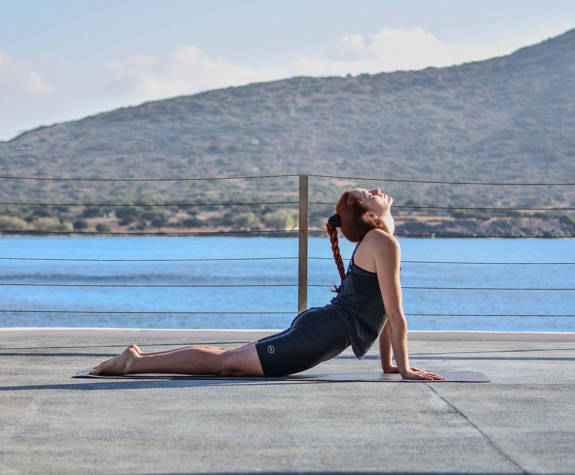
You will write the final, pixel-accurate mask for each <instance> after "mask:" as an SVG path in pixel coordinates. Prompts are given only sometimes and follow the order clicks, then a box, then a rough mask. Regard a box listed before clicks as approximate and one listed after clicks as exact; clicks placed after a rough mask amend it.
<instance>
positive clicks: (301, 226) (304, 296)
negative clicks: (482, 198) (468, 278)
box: [0, 175, 575, 317]
mask: <svg viewBox="0 0 575 475" xmlns="http://www.w3.org/2000/svg"><path fill="white" fill-rule="evenodd" d="M285 177H298V180H299V190H298V194H299V199H298V201H272V202H221V203H199V202H195V203H187V202H186V203H184V202H182V203H158V204H153V203H111V204H108V203H59V202H2V203H0V206H8V205H10V206H70V207H73V206H82V207H90V206H100V207H130V206H140V207H146V206H150V207H152V206H153V207H170V206H172V207H175V206H190V207H192V206H224V205H225V206H249V205H285V204H289V205H295V204H297V205H298V229H297V230H293V229H279V230H256V231H249V230H247V231H246V230H231V231H205V232H204V231H196V232H189V233H186V232H184V233H179V232H178V233H170V232H139V231H131V232H109V231H108V232H104V231H102V232H97V231H95V232H94V231H37V230H24V231H21V230H14V229H3V230H0V233H2V234H77V235H82V234H90V235H94V234H95V235H178V236H183V235H185V236H199V235H222V234H223V235H226V234H228V235H242V234H254V233H257V234H265V233H267V234H274V233H281V234H286V233H294V232H297V233H298V256H297V257H284V258H282V257H277V258H273V257H272V258H270V257H267V258H266V257H249V258H237V259H230V258H222V259H214V258H212V259H208V258H197V259H84V258H41V257H10V256H0V261H11V260H12V261H15V260H21V261H26V260H28V261H35V260H36V261H69V262H74V261H76V262H80V261H81V262H87V261H93V262H198V261H217V260H271V259H297V260H298V278H297V284H243V283H242V284H217V287H250V286H258V287H265V286H269V287H281V286H286V287H293V286H296V285H297V289H298V313H299V312H302V311H303V310H305V309H306V308H307V307H308V288H309V287H314V286H324V285H329V284H309V283H308V262H309V260H314V259H331V258H321V257H309V255H308V238H309V235H310V232H312V231H315V232H319V231H322V230H321V229H311V228H310V226H309V207H310V204H311V205H331V206H333V203H328V202H320V201H311V202H310V200H309V178H310V177H314V178H322V179H325V178H328V179H338V180H342V179H346V180H357V181H360V180H361V181H378V182H384V181H385V182H392V183H394V182H395V183H419V184H440V185H471V186H529V187H533V186H547V187H549V186H575V183H570V182H562V183H503V182H475V181H461V182H454V181H425V180H394V179H385V180H382V179H376V178H366V177H339V176H328V175H267V176H252V177H247V176H243V177H213V178H158V179H144V178H141V179H140V178H134V179H121V178H111V179H108V178H58V177H15V176H0V179H4V180H42V181H48V180H51V181H90V182H101V181H107V182H148V181H149V182H167V181H174V182H178V181H206V180H237V179H264V178H285ZM394 207H395V208H398V209H425V210H429V209H433V210H477V211H494V210H500V211H562V212H564V211H573V210H575V207H545V208H529V207H469V206H460V207H453V206H452V207H450V206H431V205H405V204H404V205H401V204H400V205H395V206H394ZM327 217H328V216H327V213H326V219H327ZM402 237H430V235H421V234H402ZM434 237H440V236H437V235H434ZM449 237H454V236H453V234H452V235H450V236H449ZM455 237H466V236H455ZM482 237H491V236H482ZM497 237H499V236H497ZM521 237H541V236H521ZM566 237H573V236H566ZM403 262H405V263H418V264H451V265H560V266H569V265H575V262H486V261H484V262H481V261H478V262H475V261H465V262H462V261H457V262H453V261H431V260H427V261H426V260H419V261H413V260H412V261H410V260H406V261H403ZM19 286H27V287H104V286H107V287H209V286H211V284H169V285H163V284H116V285H112V284H79V283H75V284H46V283H26V282H9V283H0V287H19ZM404 288H405V289H415V290H452V291H453V290H457V291H469V290H481V291H495V292H504V291H518V290H521V291H530V292H538V291H554V292H557V291H574V290H575V289H574V288H569V287H561V288H558V287H554V288H546V287H530V288H511V287H449V286H437V287H430V286H404ZM6 312H12V313H74V312H76V313H93V314H112V313H114V314H179V313H181V314H210V313H212V314H218V315H222V314H234V315H240V314H250V315H255V314H266V315H270V314H278V315H280V314H290V313H292V312H177V311H176V312H174V311H172V312H147V311H141V312H139V311H138V312H134V311H128V312H97V311H79V312H78V311H74V310H70V309H62V310H50V309H39V310H22V309H6V308H0V313H6ZM412 315H417V316H424V315H439V314H423V313H416V314H412ZM441 315H442V316H472V315H473V314H468V313H457V314H455V313H451V314H450V313H443V314H441ZM486 316H493V317H496V316H513V317H536V316H542V317H543V316H548V317H575V314H513V315H505V314H490V315H486Z"/></svg>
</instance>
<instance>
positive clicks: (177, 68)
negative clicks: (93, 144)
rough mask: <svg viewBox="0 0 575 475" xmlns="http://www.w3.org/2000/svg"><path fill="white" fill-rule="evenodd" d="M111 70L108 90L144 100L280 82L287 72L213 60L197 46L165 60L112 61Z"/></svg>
mask: <svg viewBox="0 0 575 475" xmlns="http://www.w3.org/2000/svg"><path fill="white" fill-rule="evenodd" d="M108 70H109V72H110V76H111V77H110V81H109V83H108V85H107V87H106V89H107V90H108V91H111V92H113V93H117V94H125V93H128V91H130V94H132V95H134V96H138V97H139V98H140V99H141V100H145V99H156V98H160V97H170V96H176V95H181V94H191V93H194V92H198V91H202V90H206V89H214V88H219V87H226V86H232V85H239V84H247V83H250V82H256V81H267V80H271V79H278V78H282V77H285V75H286V73H287V71H286V70H280V69H272V68H265V67H263V68H250V67H247V66H241V65H238V64H233V63H231V62H230V61H228V60H226V59H223V58H215V59H212V58H210V57H208V56H207V55H206V54H205V53H204V52H202V51H201V50H200V49H199V48H197V47H196V46H193V45H183V46H180V47H178V48H176V49H175V50H174V51H173V52H172V53H171V54H170V55H169V56H167V57H165V58H158V57H154V56H151V55H147V54H140V55H135V56H131V57H128V58H125V59H122V60H115V61H110V62H109V63H108Z"/></svg>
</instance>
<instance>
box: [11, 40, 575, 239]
mask: <svg viewBox="0 0 575 475" xmlns="http://www.w3.org/2000/svg"><path fill="white" fill-rule="evenodd" d="M0 172H1V173H0V174H1V175H3V176H59V177H110V178H118V177H121V178H138V177H157V178H160V177H212V176H234V175H268V174H278V173H319V174H327V175H339V176H353V177H357V176H366V177H377V178H382V179H385V178H406V179H412V180H448V181H498V182H514V183H518V182H575V30H570V31H568V32H566V33H565V34H563V35H561V36H558V37H555V38H552V39H549V40H547V41H544V42H542V43H540V44H537V45H534V46H529V47H526V48H523V49H520V50H518V51H516V52H515V53H513V54H511V55H508V56H502V57H497V58H493V59H489V60H486V61H479V62H473V63H466V64H462V65H458V66H453V67H448V68H427V69H424V70H421V71H406V72H394V73H382V74H376V75H368V74H363V75H359V76H355V77H353V76H348V77H328V78H307V77H297V78H291V79H285V80H281V81H273V82H267V83H259V84H251V85H248V86H242V87H232V88H226V89H219V90H214V91H209V92H205V93H201V94H196V95H192V96H182V97H176V98H172V99H167V100H162V101H156V102H149V103H145V104H143V105H140V106H137V107H128V108H122V109H117V110H114V111H110V112H105V113H102V114H98V115H96V116H92V117H87V118H85V119H82V120H78V121H73V122H65V123H61V124H56V125H52V126H49V127H40V128H37V129H35V130H31V131H28V132H25V133H23V134H21V135H20V136H18V137H16V138H14V139H13V140H11V141H9V142H0ZM311 183H312V200H314V201H322V202H325V201H327V202H332V201H334V200H335V199H336V198H337V196H338V194H339V193H340V192H341V190H342V189H343V187H345V186H348V185H362V186H370V184H371V183H370V182H360V181H358V180H337V181H334V180H327V179H319V178H314V179H312V181H311ZM376 184H377V185H378V186H381V187H382V188H385V190H386V191H387V192H389V193H391V194H392V195H394V196H395V198H396V204H397V205H401V204H403V205H434V206H448V207H449V206H451V207H453V206H459V207H530V208H532V207H540V208H546V207H568V206H573V204H574V203H575V199H574V198H575V187H568V186H562V187H515V186H505V187H501V186H464V185H424V184H398V183H387V184H386V183H385V182H384V181H382V182H379V183H376ZM296 193H297V180H295V179H268V180H243V181H224V182H221V181H220V182H218V181H216V182H184V183H182V182H180V183H141V182H133V183H118V182H115V183H90V182H50V181H28V180H2V186H1V187H0V200H1V201H2V202H53V203H86V202H90V203H94V202H97V203H111V202H128V203H133V202H147V203H150V202H151V203H166V202H174V201H175V202H206V201H229V200H232V201H263V200H265V201H278V200H282V201H283V200H293V198H294V196H295V194H296ZM130 209H131V208H127V209H126V208H123V211H121V212H120V213H119V214H120V216H118V213H116V211H115V210H113V209H106V208H104V207H102V208H94V207H92V208H86V209H83V208H81V207H66V206H64V207H62V206H60V207H31V206H29V207H26V206H13V205H12V206H8V205H0V215H4V216H5V217H6V216H8V217H11V218H19V219H20V220H22V222H24V223H25V225H26V226H27V228H28V229H33V228H34V226H35V224H34V223H36V224H37V225H38V226H40V224H38V220H39V219H41V218H45V219H44V221H45V222H46V219H52V220H53V221H52V222H51V223H52V225H53V226H59V225H60V226H63V225H64V224H65V223H66V222H68V223H69V224H67V225H66V226H68V228H69V227H70V225H72V226H73V222H74V221H80V220H84V221H87V224H86V223H84V224H79V225H78V226H81V227H82V226H85V225H88V226H92V225H93V224H95V221H94V223H91V222H90V220H94V219H101V220H102V221H103V222H102V223H101V224H106V225H107V226H111V227H112V228H114V227H120V228H122V229H124V228H125V229H131V228H130V226H132V228H134V229H135V228H136V227H137V228H139V229H148V228H150V227H151V228H154V229H156V228H158V229H159V228H161V229H164V228H165V227H166V226H167V227H169V226H170V225H173V226H176V227H178V229H188V228H190V227H192V228H193V227H195V226H198V227H206V226H209V227H214V226H215V227H218V226H226V225H230V226H232V225H233V226H239V227H240V228H241V227H244V228H246V229H250V228H253V229H258V228H261V227H264V228H269V227H270V226H272V224H280V225H281V224H282V223H283V225H284V226H293V219H292V218H293V210H292V211H290V208H289V206H276V207H272V206H268V207H252V208H246V207H242V208H241V210H240V209H238V208H235V209H234V210H233V212H231V209H225V210H222V208H216V207H213V208H202V207H194V208H190V207H179V208H178V207H171V208H170V207H168V208H161V209H155V210H154V209H151V210H150V209H143V208H142V209H132V211H129V210H130ZM146 212H151V213H152V214H150V215H148V216H147V218H149V219H147V218H145V217H143V216H142V215H143V214H145V213H146ZM330 212H331V207H329V206H327V207H326V206H323V205H315V206H314V207H313V208H312V217H313V219H314V220H315V221H314V223H315V225H321V221H322V219H323V217H324V216H326V215H328V214H329V213H330ZM154 213H155V215H154ZM226 213H227V218H225V219H224V218H223V217H224V215H225V214H226ZM273 213H275V214H273ZM399 213H400V218H402V219H403V221H402V220H401V219H400V221H401V222H402V223H403V224H404V227H405V226H406V228H405V229H408V228H409V229H419V230H422V232H431V231H433V232H435V231H437V232H450V231H453V232H458V233H464V234H465V233H471V234H477V233H485V234H497V235H501V234H514V233H515V234H517V233H519V234H521V233H523V234H538V233H541V232H543V233H544V234H551V235H567V234H571V235H573V234H575V226H574V220H573V219H572V217H574V216H575V215H574V214H573V213H572V212H571V213H570V214H569V212H561V211H557V212H555V213H549V212H544V213H543V212H540V213H539V214H537V215H535V216H534V215H533V213H526V212H520V213H519V214H518V213H517V212H487V211H480V210H479V211H473V210H472V211H465V210H413V209H409V210H408V209H405V210H400V211H399ZM239 214H241V215H245V216H243V217H242V219H241V220H240V221H241V222H235V223H233V222H232V221H231V220H233V219H235V218H237V216H238V215H239ZM268 214H269V215H270V217H269V219H267V221H266V220H265V219H263V218H264V217H265V216H266V215H268ZM128 216H131V217H128ZM518 216H523V217H525V218H524V219H523V218H522V219H516V218H518ZM272 218H273V219H272ZM276 218H277V219H276ZM416 218H417V219H416ZM274 219H275V221H274ZM154 220H155V221H154ZM4 221H5V222H6V220H4ZM121 222H124V223H125V224H121ZM152 222H154V223H155V225H153V224H152ZM184 222H185V223H187V224H182V223H184ZM1 223H2V221H1V220H0V227H2V226H3V227H4V228H10V226H12V225H6V224H5V225H2V224H1ZM13 223H14V222H13ZM70 223H72V224H70ZM430 223H431V224H430ZM456 223H457V224H456ZM520 223H521V224H520ZM19 226H21V227H22V226H24V224H22V223H20V224H19ZM78 229H80V228H78ZM455 230H457V231H455ZM543 230H544V231H543Z"/></svg>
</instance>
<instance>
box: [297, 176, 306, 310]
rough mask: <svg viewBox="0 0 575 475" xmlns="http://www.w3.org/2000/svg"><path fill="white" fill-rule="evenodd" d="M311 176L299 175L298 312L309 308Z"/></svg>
mask: <svg viewBox="0 0 575 475" xmlns="http://www.w3.org/2000/svg"><path fill="white" fill-rule="evenodd" d="M308 189H309V176H308V175H300V176H299V235H298V241H299V242H298V244H299V251H298V279H297V309H298V313H301V312H303V311H304V310H306V309H307V240H308V228H309V201H308Z"/></svg>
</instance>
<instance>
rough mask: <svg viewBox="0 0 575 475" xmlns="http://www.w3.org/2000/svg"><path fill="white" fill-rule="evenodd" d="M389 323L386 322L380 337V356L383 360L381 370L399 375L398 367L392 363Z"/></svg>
mask: <svg viewBox="0 0 575 475" xmlns="http://www.w3.org/2000/svg"><path fill="white" fill-rule="evenodd" d="M389 328H390V325H389V322H385V325H384V327H383V330H381V333H380V335H379V356H380V359H381V368H382V369H383V372H384V373H397V372H398V371H397V366H394V364H393V362H392V351H391V332H390V330H389Z"/></svg>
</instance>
